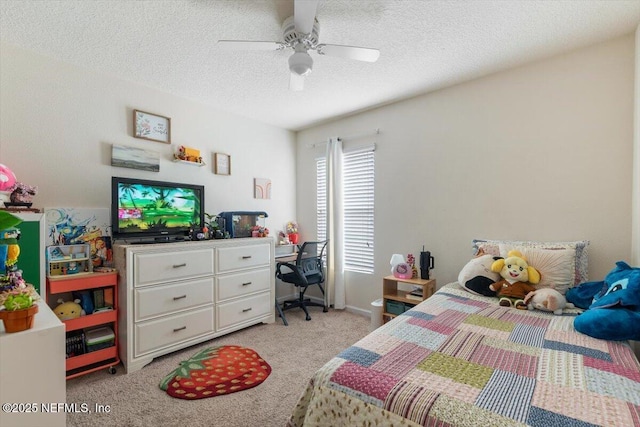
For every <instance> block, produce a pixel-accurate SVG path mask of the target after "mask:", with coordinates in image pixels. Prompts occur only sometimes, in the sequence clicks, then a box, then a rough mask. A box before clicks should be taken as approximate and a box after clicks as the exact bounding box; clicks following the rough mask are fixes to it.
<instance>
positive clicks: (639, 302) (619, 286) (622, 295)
mask: <svg viewBox="0 0 640 427" xmlns="http://www.w3.org/2000/svg"><path fill="white" fill-rule="evenodd" d="M596 283H597V282H587V283H583V284H582V285H580V286H578V289H576V288H574V289H575V290H574V289H570V290H569V291H568V292H567V299H568V300H569V301H572V299H573V298H574V297H575V296H577V300H576V301H577V303H576V305H578V303H579V302H581V301H582V300H584V297H585V291H587V290H592V291H593V290H594V289H595V288H596V287H597V286H596ZM583 285H586V286H585V287H584V288H583V289H579V288H582V287H583ZM600 285H601V286H600V291H599V292H597V293H596V294H595V295H594V297H593V300H592V303H591V305H590V306H589V308H588V309H587V310H586V311H585V312H584V313H582V314H580V315H579V316H577V317H576V318H575V319H574V321H573V327H574V328H575V329H576V331H578V332H582V333H583V334H585V335H589V336H591V337H594V338H600V339H607V340H640V268H633V267H630V266H629V265H628V264H627V263H626V262H624V261H618V262H617V263H616V267H615V268H614V269H613V270H611V271H610V272H609V274H607V276H606V277H605V278H604V281H602V282H600Z"/></svg>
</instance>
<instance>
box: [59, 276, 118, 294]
mask: <svg viewBox="0 0 640 427" xmlns="http://www.w3.org/2000/svg"><path fill="white" fill-rule="evenodd" d="M114 275H115V273H113V272H110V273H95V272H92V273H77V274H68V275H66V276H51V277H47V281H48V282H49V286H51V289H47V291H48V292H49V293H50V294H59V293H62V292H69V291H84V290H87V289H95V288H103V287H106V286H113V285H114V278H113V276H114ZM76 278H78V279H84V280H74V279H76ZM116 280H117V279H116Z"/></svg>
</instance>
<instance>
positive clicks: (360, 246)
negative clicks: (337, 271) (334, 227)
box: [316, 147, 375, 273]
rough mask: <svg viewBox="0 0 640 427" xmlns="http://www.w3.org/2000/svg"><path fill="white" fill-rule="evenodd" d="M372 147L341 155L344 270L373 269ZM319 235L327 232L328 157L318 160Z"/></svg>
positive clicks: (363, 270)
mask: <svg viewBox="0 0 640 427" xmlns="http://www.w3.org/2000/svg"><path fill="white" fill-rule="evenodd" d="M374 166H375V162H374V151H373V147H368V148H366V149H361V150H357V151H351V152H346V153H344V156H343V159H342V180H341V182H342V186H343V188H342V194H343V201H342V203H343V206H342V212H343V233H344V234H343V247H344V268H345V270H350V271H357V272H360V273H373V249H374V248H373V238H374V222H373V220H374ZM316 176H317V184H316V185H317V200H316V203H317V211H318V225H317V227H318V229H317V232H318V239H319V240H324V238H325V236H326V212H327V204H326V182H327V178H326V160H325V159H318V160H317V161H316Z"/></svg>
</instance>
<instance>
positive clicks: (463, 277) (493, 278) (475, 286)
mask: <svg viewBox="0 0 640 427" xmlns="http://www.w3.org/2000/svg"><path fill="white" fill-rule="evenodd" d="M498 258H499V257H494V256H493V255H489V254H486V255H485V254H484V253H482V252H480V253H479V254H478V256H476V257H475V258H473V259H472V260H471V261H469V262H468V263H467V264H466V265H465V266H464V267H463V268H462V270H460V274H458V284H459V285H460V286H462V287H463V288H464V289H465V290H467V291H469V292H471V293H472V294H476V295H484V296H487V297H495V296H496V292H495V291H494V290H492V289H489V286H490V285H491V284H493V283H495V282H497V281H498V280H500V275H499V274H498V273H496V272H495V271H492V270H491V265H492V264H493V262H494V261H495V260H496V259H498Z"/></svg>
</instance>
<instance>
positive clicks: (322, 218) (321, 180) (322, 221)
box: [316, 158, 327, 241]
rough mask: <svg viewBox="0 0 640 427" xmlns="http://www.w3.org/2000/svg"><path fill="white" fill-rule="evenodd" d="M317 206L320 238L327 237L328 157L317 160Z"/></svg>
mask: <svg viewBox="0 0 640 427" xmlns="http://www.w3.org/2000/svg"><path fill="white" fill-rule="evenodd" d="M316 207H317V211H318V213H317V220H316V222H317V224H316V235H317V236H318V240H321V241H322V240H326V239H327V159H325V158H322V159H318V160H316Z"/></svg>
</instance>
